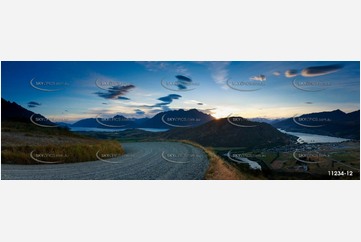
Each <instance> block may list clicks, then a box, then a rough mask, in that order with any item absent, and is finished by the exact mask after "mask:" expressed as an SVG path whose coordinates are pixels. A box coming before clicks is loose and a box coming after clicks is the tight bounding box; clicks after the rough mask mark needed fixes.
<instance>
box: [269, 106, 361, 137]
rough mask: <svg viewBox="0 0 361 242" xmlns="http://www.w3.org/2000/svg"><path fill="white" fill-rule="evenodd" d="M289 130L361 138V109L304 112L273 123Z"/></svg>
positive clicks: (277, 126)
mask: <svg viewBox="0 0 361 242" xmlns="http://www.w3.org/2000/svg"><path fill="white" fill-rule="evenodd" d="M272 125H273V126H274V127H276V128H280V129H284V130H286V131H289V132H302V133H311V134H319V135H328V136H336V137H341V138H346V139H357V140H359V139H360V110H357V111H354V112H351V113H344V112H342V111H341V110H339V109H337V110H334V111H330V112H318V113H309V114H303V115H301V116H298V117H295V118H288V119H285V120H282V121H280V122H276V123H273V124H272Z"/></svg>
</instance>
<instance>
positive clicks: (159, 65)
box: [138, 61, 189, 75]
mask: <svg viewBox="0 0 361 242" xmlns="http://www.w3.org/2000/svg"><path fill="white" fill-rule="evenodd" d="M138 63H139V64H141V65H142V66H144V67H145V69H147V70H148V71H151V72H159V71H167V72H170V73H172V74H174V73H179V74H184V75H189V71H188V69H187V68H186V67H185V66H183V65H182V64H180V63H177V62H162V61H139V62H138Z"/></svg>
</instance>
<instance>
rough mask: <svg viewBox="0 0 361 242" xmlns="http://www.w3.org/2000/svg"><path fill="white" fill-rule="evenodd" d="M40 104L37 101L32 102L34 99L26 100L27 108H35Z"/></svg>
mask: <svg viewBox="0 0 361 242" xmlns="http://www.w3.org/2000/svg"><path fill="white" fill-rule="evenodd" d="M40 105H41V104H40V103H38V102H34V101H31V102H28V108H36V107H38V106H40Z"/></svg>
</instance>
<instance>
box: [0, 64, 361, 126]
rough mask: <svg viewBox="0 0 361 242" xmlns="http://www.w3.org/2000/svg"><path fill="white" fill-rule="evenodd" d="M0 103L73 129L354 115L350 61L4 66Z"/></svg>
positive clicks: (355, 90)
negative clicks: (167, 119)
mask: <svg viewBox="0 0 361 242" xmlns="http://www.w3.org/2000/svg"><path fill="white" fill-rule="evenodd" d="M1 70H2V73H1V96H2V98H4V99H6V100H8V101H12V102H16V103H18V104H19V105H21V106H23V107H24V108H27V109H29V110H31V111H33V112H35V113H40V114H42V115H44V116H45V117H47V118H53V119H57V120H59V121H60V120H62V121H64V122H68V123H72V122H75V121H77V120H79V119H83V118H93V117H96V116H97V115H103V116H106V115H108V116H114V115H116V114H120V115H124V116H125V117H134V118H143V117H152V116H154V115H155V114H157V113H159V112H163V111H169V110H177V109H185V110H188V109H193V108H196V109H198V110H200V111H203V112H205V113H208V114H211V115H212V116H214V117H215V118H223V117H227V116H229V115H232V116H235V115H239V116H242V117H244V118H256V117H262V118H269V119H275V118H287V117H292V116H295V115H300V114H304V113H312V112H320V111H332V110H336V109H340V110H342V111H344V112H352V111H355V110H359V109H360V63H359V62H358V61H357V62H356V61H348V62H345V61H335V62H333V61H297V62H295V61H285V62H279V61H263V62H259V61H232V62H226V61H216V62H211V61H197V62H191V61H159V62H155V61H152V62H149V61H148V62H137V61H99V62H98V61H61V62H58V61H25V62H20V61H14V62H12V61H5V62H4V61H3V62H1Z"/></svg>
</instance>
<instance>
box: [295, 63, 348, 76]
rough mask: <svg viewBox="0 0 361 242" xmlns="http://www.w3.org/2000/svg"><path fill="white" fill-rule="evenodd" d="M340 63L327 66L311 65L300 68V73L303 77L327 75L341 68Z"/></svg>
mask: <svg viewBox="0 0 361 242" xmlns="http://www.w3.org/2000/svg"><path fill="white" fill-rule="evenodd" d="M342 67H343V66H342V65H328V66H311V67H308V68H305V69H303V70H302V72H301V75H302V76H305V77H314V76H322V75H327V74H330V73H333V72H336V71H338V70H340V69H342Z"/></svg>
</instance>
